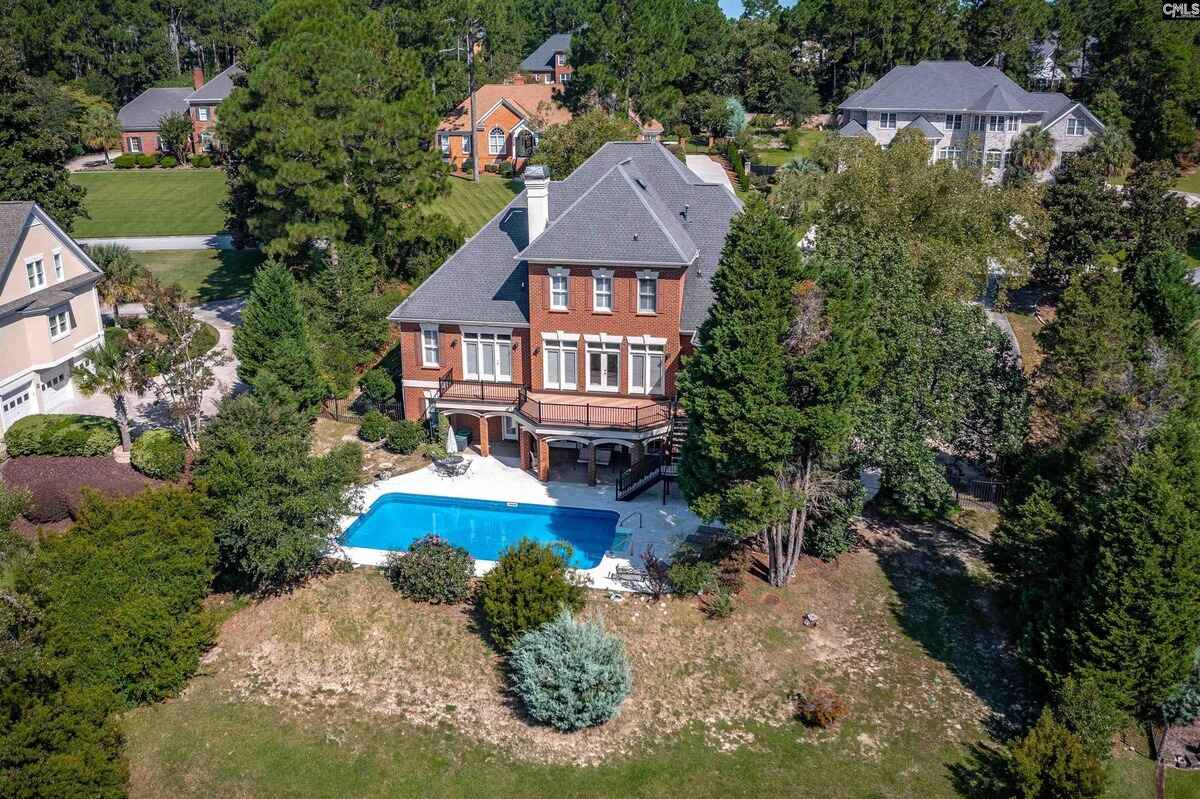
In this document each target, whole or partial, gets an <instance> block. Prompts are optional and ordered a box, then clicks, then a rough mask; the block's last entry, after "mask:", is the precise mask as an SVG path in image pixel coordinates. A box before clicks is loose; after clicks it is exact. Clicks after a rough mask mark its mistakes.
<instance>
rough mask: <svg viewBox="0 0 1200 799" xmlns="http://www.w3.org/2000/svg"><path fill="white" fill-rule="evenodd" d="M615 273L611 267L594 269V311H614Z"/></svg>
mask: <svg viewBox="0 0 1200 799" xmlns="http://www.w3.org/2000/svg"><path fill="white" fill-rule="evenodd" d="M612 310H613V273H612V270H611V269H593V270H592V311H594V312H595V313H612Z"/></svg>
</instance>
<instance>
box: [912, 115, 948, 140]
mask: <svg viewBox="0 0 1200 799" xmlns="http://www.w3.org/2000/svg"><path fill="white" fill-rule="evenodd" d="M905 127H906V128H916V129H917V130H919V131H921V133H922V135H924V136H925V138H927V139H934V140H937V139H941V138H942V135H943V134H942V132H941V131H940V130H938V129H937V127H935V126H934V124H933V123H932V122H930V121H929V120H928V119H926V118H925V117H923V116H919V117H917V118H916V119H914V120H913V121H912V122H909V123H908V124H907V125H905Z"/></svg>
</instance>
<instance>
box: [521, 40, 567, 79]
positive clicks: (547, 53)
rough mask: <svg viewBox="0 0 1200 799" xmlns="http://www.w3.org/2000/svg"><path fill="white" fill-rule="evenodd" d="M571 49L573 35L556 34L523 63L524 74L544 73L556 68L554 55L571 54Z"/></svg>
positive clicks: (539, 46)
mask: <svg viewBox="0 0 1200 799" xmlns="http://www.w3.org/2000/svg"><path fill="white" fill-rule="evenodd" d="M570 49H571V34H569V33H555V34H552V35H551V36H550V38H549V39H547V40H546V41H544V42H542V43H541V44H540V45H538V48H537V49H536V50H534V51H533V52H532V53H530V54H529V55H527V56H525V60H524V61H522V62H521V71H523V72H542V71H544V70H548V69H552V68H553V67H554V63H553V61H554V54H555V53H557V52H560V51H561V52H569V51H570Z"/></svg>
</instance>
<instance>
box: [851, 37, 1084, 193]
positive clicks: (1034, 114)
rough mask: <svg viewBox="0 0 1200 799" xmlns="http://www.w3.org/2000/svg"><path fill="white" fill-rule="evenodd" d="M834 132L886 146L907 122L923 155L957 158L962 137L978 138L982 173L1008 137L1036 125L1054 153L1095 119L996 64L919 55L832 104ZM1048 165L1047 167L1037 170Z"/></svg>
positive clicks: (993, 164) (1004, 154)
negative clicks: (926, 149) (926, 151)
mask: <svg viewBox="0 0 1200 799" xmlns="http://www.w3.org/2000/svg"><path fill="white" fill-rule="evenodd" d="M838 116H839V122H838V124H839V125H840V128H839V131H838V132H839V133H840V134H841V135H842V136H852V137H860V138H869V139H871V140H872V141H874V142H875V143H877V144H879V145H882V146H884V147H886V146H887V145H888V143H889V142H891V140H892V138H893V137H895V135H896V133H897V132H898V131H900V130H903V129H904V128H907V127H912V128H913V129H915V130H918V131H920V133H921V135H922V136H924V138H925V140H926V141H928V142H929V144H930V147H931V154H930V157H931V158H932V159H937V160H940V161H950V162H953V163H955V164H958V163H961V162H962V161H963V159H964V158H965V157H966V154H967V149H968V146H967V145H968V139H969V138H971V137H972V136H974V137H975V139H976V140H977V141H978V145H977V146H978V147H979V148H980V150H981V152H982V155H983V162H984V166H985V167H986V172H985V178H986V179H993V180H994V179H998V178H999V177H1000V176H1001V175H1003V173H1004V169H1005V168H1006V166H1007V165H1008V158H1009V153H1010V151H1011V149H1012V143H1013V140H1014V139H1016V137H1017V136H1019V135H1020V134H1021V133H1022V132H1023V131H1025V130H1027V129H1028V128H1031V127H1033V126H1035V125H1040V126H1041V127H1043V128H1045V129H1046V130H1048V131H1049V132H1050V136H1051V138H1052V139H1053V141H1054V149H1055V158H1054V163H1053V164H1052V165H1051V167H1050V169H1053V168H1054V167H1055V166H1057V165H1058V164H1059V163H1060V162H1061V160H1062V157H1063V155H1065V154H1068V153H1072V152H1076V151H1078V150H1082V149H1083V148H1084V147H1085V146H1087V144H1088V142H1089V141H1090V140H1091V138H1092V137H1093V136H1095V135H1096V134H1097V133H1099V132H1100V131H1102V130H1104V125H1103V123H1101V122H1100V120H1099V119H1097V118H1096V116H1095V115H1094V114H1093V113H1092V112H1091V111H1089V110H1088V109H1087V107H1086V106H1085V105H1084V104H1083V103H1080V102H1076V101H1074V100H1071V99H1070V98H1069V97H1067V96H1066V95H1065V94H1060V93H1058V92H1028V91H1025V90H1024V89H1022V88H1021V87H1020V86H1018V85H1017V84H1016V83H1014V82H1013V81H1012V79H1010V78H1009V77H1008V76H1007V75H1005V74H1004V73H1003V72H1001V71H1000V70H999V69H996V68H995V67H990V66H984V67H977V66H974V65H973V64H970V63H969V62H966V61H922V62H921V63H919V64H916V65H914V66H899V67H895V68H893V69H892V70H891V71H890V72H888V73H887V74H886V75H884V76H883V77H882V78H880V79H879V80H878V81H876V82H875V83H874V84H872V85H871V86H869V87H868V88H866V89H863V90H861V91H858V92H855V93H854V94H852V95H850V97H848V98H846V100H845V102H843V103H842V104H841V105H840V106H839V107H838ZM1048 173H1049V170H1047V171H1046V172H1045V173H1043V177H1044V176H1045V175H1047V174H1048Z"/></svg>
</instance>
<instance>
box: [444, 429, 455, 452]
mask: <svg viewBox="0 0 1200 799" xmlns="http://www.w3.org/2000/svg"><path fill="white" fill-rule="evenodd" d="M446 452H448V453H449V454H451V455H453V454H454V453H456V452H458V439H457V438H455V437H454V427H453V426H450V428H449V429H448V430H447V431H446Z"/></svg>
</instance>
